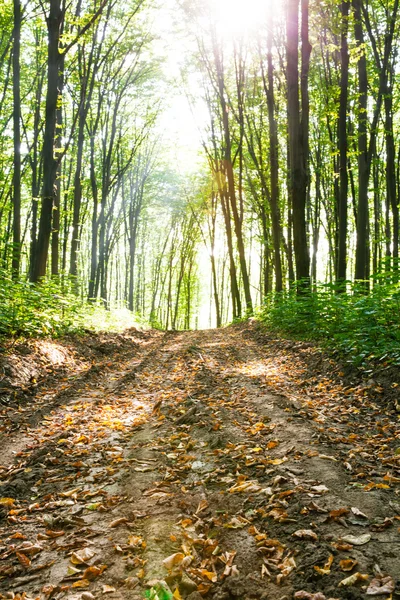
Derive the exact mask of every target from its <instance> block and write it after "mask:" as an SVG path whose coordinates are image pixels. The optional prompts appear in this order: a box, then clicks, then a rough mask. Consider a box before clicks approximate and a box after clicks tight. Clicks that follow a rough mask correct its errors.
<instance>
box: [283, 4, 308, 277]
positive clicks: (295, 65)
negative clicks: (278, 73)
mask: <svg viewBox="0 0 400 600" xmlns="http://www.w3.org/2000/svg"><path fill="white" fill-rule="evenodd" d="M286 23H287V29H286V31H287V87H288V92H287V94H288V95H287V101H288V134H289V155H290V160H289V174H290V192H291V200H292V211H293V245H294V254H295V262H296V279H297V280H298V281H302V282H303V283H302V286H301V287H306V288H307V287H308V286H309V275H310V254H309V249H308V240H307V230H306V218H305V209H306V198H307V167H308V64H309V56H310V44H309V41H308V0H302V27H301V32H302V36H301V37H302V52H301V54H302V70H301V92H302V101H301V105H302V110H301V113H300V100H299V55H298V53H299V0H288V13H287V21H286Z"/></svg>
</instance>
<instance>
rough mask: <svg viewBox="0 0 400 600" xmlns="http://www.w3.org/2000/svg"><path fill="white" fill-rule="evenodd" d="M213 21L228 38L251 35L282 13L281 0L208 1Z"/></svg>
mask: <svg viewBox="0 0 400 600" xmlns="http://www.w3.org/2000/svg"><path fill="white" fill-rule="evenodd" d="M210 5H211V10H212V13H213V17H214V18H215V21H216V22H217V23H218V24H219V26H220V28H221V30H222V31H223V32H224V34H225V35H226V36H228V37H231V36H235V35H242V34H249V33H253V32H255V31H257V30H259V29H261V28H263V27H265V26H266V25H267V24H268V22H270V20H271V16H272V15H274V18H275V17H276V16H277V15H279V14H281V13H282V10H283V8H282V7H283V0H210Z"/></svg>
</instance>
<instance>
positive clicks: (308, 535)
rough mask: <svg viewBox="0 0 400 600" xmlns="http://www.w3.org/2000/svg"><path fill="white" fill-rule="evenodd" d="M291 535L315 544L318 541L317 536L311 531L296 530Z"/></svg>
mask: <svg viewBox="0 0 400 600" xmlns="http://www.w3.org/2000/svg"><path fill="white" fill-rule="evenodd" d="M292 535H293V537H297V538H300V539H302V540H313V541H315V542H316V541H317V539H318V536H317V534H316V533H315V531H312V530H311V529H298V530H297V531H295V532H294V533H293V534H292Z"/></svg>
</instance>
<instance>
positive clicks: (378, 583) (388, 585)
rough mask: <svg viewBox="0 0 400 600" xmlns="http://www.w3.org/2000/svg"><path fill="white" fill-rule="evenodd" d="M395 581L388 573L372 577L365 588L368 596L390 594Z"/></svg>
mask: <svg viewBox="0 0 400 600" xmlns="http://www.w3.org/2000/svg"><path fill="white" fill-rule="evenodd" d="M394 588H395V583H394V581H393V579H392V577H390V575H386V576H385V575H382V576H380V577H374V579H373V580H372V581H371V583H370V584H369V586H368V588H367V592H366V593H367V595H368V596H379V595H380V594H391V593H392V592H394Z"/></svg>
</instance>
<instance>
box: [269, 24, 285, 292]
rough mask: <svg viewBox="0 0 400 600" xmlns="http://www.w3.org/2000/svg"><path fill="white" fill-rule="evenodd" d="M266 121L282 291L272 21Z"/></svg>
mask: <svg viewBox="0 0 400 600" xmlns="http://www.w3.org/2000/svg"><path fill="white" fill-rule="evenodd" d="M267 45H268V55H267V59H268V87H267V86H265V89H266V92H267V103H268V121H269V160H270V173H271V194H270V206H271V223H272V237H273V241H274V264H275V289H276V291H277V292H281V291H282V261H281V218H280V211H279V161H278V147H279V144H278V125H277V122H276V118H275V97H274V71H273V64H272V23H271V25H270V27H269V28H268V38H267Z"/></svg>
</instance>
